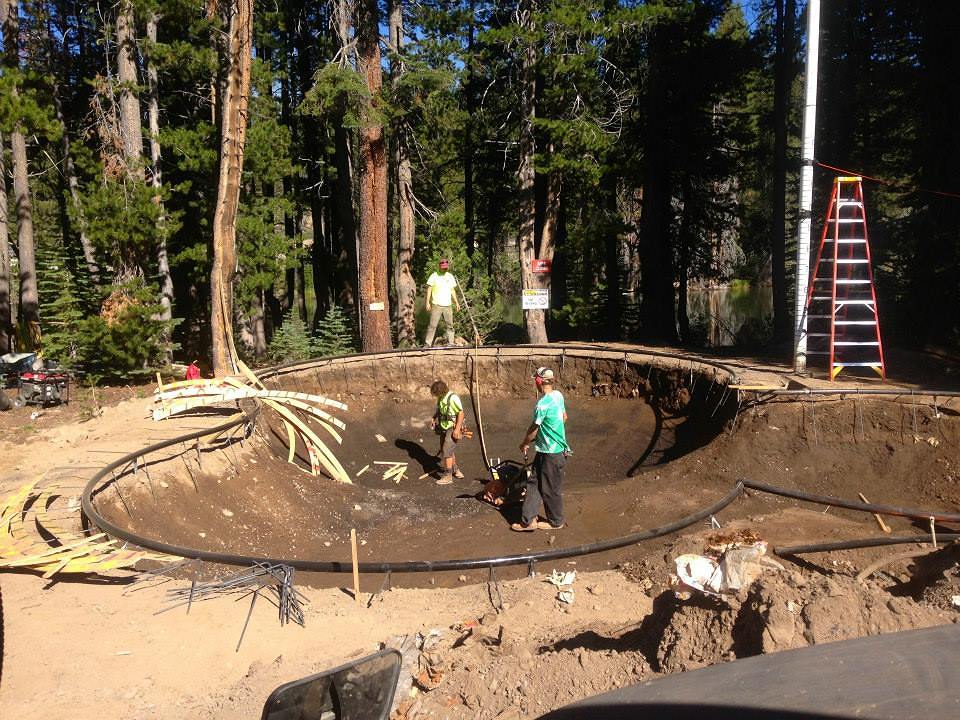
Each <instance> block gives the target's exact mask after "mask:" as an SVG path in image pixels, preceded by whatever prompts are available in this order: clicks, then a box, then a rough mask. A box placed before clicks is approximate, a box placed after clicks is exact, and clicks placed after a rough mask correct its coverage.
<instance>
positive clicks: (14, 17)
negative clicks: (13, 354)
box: [3, 0, 40, 348]
mask: <svg viewBox="0 0 960 720" xmlns="http://www.w3.org/2000/svg"><path fill="white" fill-rule="evenodd" d="M18 6H19V3H18V2H17V0H7V7H6V10H7V12H6V18H5V22H4V26H3V37H4V42H5V43H6V47H5V48H4V60H5V65H6V67H8V68H11V69H15V68H17V67H18V66H19V64H20V59H19V56H18V49H19V37H20V23H19V7H18ZM10 94H11V96H12V98H16V96H17V88H16V86H15V85H14V86H13V87H11V89H10ZM10 159H11V161H12V163H13V197H14V204H15V207H16V209H17V255H18V260H19V267H20V322H21V323H22V324H23V326H24V330H25V338H24V339H25V340H26V342H27V344H28V346H29V347H30V348H33V347H34V346H35V345H36V344H38V343H39V341H40V302H39V297H38V295H37V263H36V258H35V255H34V244H33V243H34V240H33V205H32V203H31V202H30V181H29V179H28V172H27V142H26V139H25V138H24V136H23V129H22V128H21V127H20V125H19V124H18V125H15V126H14V128H13V130H12V132H11V133H10Z"/></svg>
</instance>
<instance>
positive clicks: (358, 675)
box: [261, 649, 401, 720]
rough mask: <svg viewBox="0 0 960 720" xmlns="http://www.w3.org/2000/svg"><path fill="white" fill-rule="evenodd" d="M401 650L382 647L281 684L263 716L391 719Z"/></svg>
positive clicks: (272, 719)
mask: <svg viewBox="0 0 960 720" xmlns="http://www.w3.org/2000/svg"><path fill="white" fill-rule="evenodd" d="M400 661H401V656H400V653H399V652H397V651H396V650H393V649H387V650H381V651H380V652H378V653H375V654H373V655H368V656H367V657H364V658H360V659H359V660H355V661H353V662H351V663H347V664H346V665H341V666H340V667H336V668H333V669H332V670H327V671H326V672H322V673H319V674H318V675H310V676H309V677H305V678H302V679H300V680H294V681H293V682H289V683H286V684H285V685H281V686H280V687H278V688H277V689H276V690H274V691H273V692H272V693H270V697H268V698H267V702H266V703H264V706H263V714H262V715H261V720H387V718H388V716H389V715H390V706H391V705H392V704H393V695H394V693H395V692H396V690H397V679H398V678H399V677H400Z"/></svg>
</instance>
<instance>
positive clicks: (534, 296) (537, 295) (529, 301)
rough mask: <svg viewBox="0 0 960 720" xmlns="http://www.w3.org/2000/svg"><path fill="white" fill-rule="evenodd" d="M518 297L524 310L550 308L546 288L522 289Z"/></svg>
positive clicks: (548, 293)
mask: <svg viewBox="0 0 960 720" xmlns="http://www.w3.org/2000/svg"><path fill="white" fill-rule="evenodd" d="M520 299H521V302H522V307H523V309H524V310H549V309H550V291H549V290H547V289H531V290H523V291H522V295H521V298H520Z"/></svg>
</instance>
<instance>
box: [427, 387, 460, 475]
mask: <svg viewBox="0 0 960 720" xmlns="http://www.w3.org/2000/svg"><path fill="white" fill-rule="evenodd" d="M430 394H431V395H433V396H434V397H435V398H437V410H436V412H435V413H434V414H433V419H432V420H431V421H430V427H431V428H433V429H434V430H435V431H436V432H438V433H439V434H440V436H441V438H440V463H441V474H440V478H439V479H438V480H437V485H450V484H451V483H452V482H453V479H454V478H457V479H458V480H459V479H461V478H462V477H463V473H462V472H460V468H459V467H457V456H456V452H457V442H458V441H459V440H460V438H462V437H463V402H462V401H461V400H460V396H459V395H457V394H456V393H455V392H451V390H450V388H448V387H447V384H446V383H445V382H444V381H443V380H437V381H435V382H434V383H433V385H431V386H430Z"/></svg>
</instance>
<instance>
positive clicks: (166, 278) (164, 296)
mask: <svg viewBox="0 0 960 720" xmlns="http://www.w3.org/2000/svg"><path fill="white" fill-rule="evenodd" d="M159 22H160V17H159V16H158V15H157V14H156V13H154V12H151V13H150V16H149V17H148V18H147V40H149V41H150V45H151V49H152V48H153V46H155V45H156V44H157V25H158V24H159ZM147 86H148V89H149V93H150V95H149V101H148V105H147V129H148V130H149V132H150V183H151V185H152V186H153V188H154V190H155V191H156V194H155V195H154V202H155V203H157V205H159V206H160V209H161V212H160V220H159V227H158V228H157V272H158V274H159V276H160V307H161V308H162V309H161V311H160V315H159V317H160V320H163V321H169V320H170V319H171V318H172V317H173V310H172V308H173V278H172V277H171V276H170V260H169V258H168V257H167V232H166V212H165V211H164V209H163V195H162V193H161V191H162V187H163V180H162V174H161V167H160V88H159V83H158V81H157V64H156V62H154V61H153V58H152V57H150V58H148V60H147Z"/></svg>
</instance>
